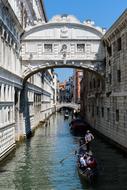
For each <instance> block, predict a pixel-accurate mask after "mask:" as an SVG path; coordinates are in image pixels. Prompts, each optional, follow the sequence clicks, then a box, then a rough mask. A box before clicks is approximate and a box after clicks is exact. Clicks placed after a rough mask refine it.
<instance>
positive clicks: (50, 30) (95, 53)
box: [22, 15, 105, 81]
mask: <svg viewBox="0 0 127 190" xmlns="http://www.w3.org/2000/svg"><path fill="white" fill-rule="evenodd" d="M104 33H105V30H104V29H103V28H100V27H97V26H95V24H94V22H93V21H90V20H87V21H84V22H83V23H81V22H80V21H79V20H78V19H77V18H75V17H74V16H72V15H62V16H60V15H57V16H54V17H53V18H52V19H51V20H50V21H49V22H48V23H43V24H42V23H40V24H38V25H35V26H33V27H30V28H28V29H27V31H26V32H25V33H24V35H23V36H22V63H23V67H24V70H23V78H24V81H26V80H27V79H28V78H29V77H30V76H32V75H33V74H35V73H37V72H41V71H43V70H46V69H49V68H63V67H64V68H80V69H87V70H90V71H92V72H95V73H96V74H99V75H100V76H102V75H103V70H104V58H105V53H104V46H103V43H102V41H101V38H102V36H103V34H104Z"/></svg>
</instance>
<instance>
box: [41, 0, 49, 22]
mask: <svg viewBox="0 0 127 190" xmlns="http://www.w3.org/2000/svg"><path fill="white" fill-rule="evenodd" d="M40 3H41V6H42V11H43V14H44V19H45V22H48V19H47V16H46V12H45V6H44V0H41V1H40Z"/></svg>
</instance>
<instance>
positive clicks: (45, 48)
mask: <svg viewBox="0 0 127 190" xmlns="http://www.w3.org/2000/svg"><path fill="white" fill-rule="evenodd" d="M44 50H45V52H52V44H44Z"/></svg>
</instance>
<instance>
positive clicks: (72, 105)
mask: <svg viewBox="0 0 127 190" xmlns="http://www.w3.org/2000/svg"><path fill="white" fill-rule="evenodd" d="M61 108H71V109H73V110H78V109H80V104H76V103H74V102H71V103H57V105H56V109H57V110H60V109H61Z"/></svg>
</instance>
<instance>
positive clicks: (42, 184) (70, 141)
mask: <svg viewBox="0 0 127 190" xmlns="http://www.w3.org/2000/svg"><path fill="white" fill-rule="evenodd" d="M68 124H69V120H64V117H63V115H62V114H60V113H58V114H56V115H53V116H52V117H51V118H50V123H49V124H48V126H43V127H40V128H38V129H37V130H36V132H35V135H34V137H32V138H31V139H28V140H26V141H25V142H24V143H22V144H21V145H20V146H19V147H18V148H17V150H16V151H15V152H14V153H13V154H11V155H10V156H9V157H8V158H7V159H6V161H4V163H3V164H2V165H1V166H0V190H83V189H84V190H126V189H127V178H126V177H127V157H126V156H125V155H123V154H122V153H120V152H119V151H118V150H116V149H114V148H113V147H112V146H111V145H109V144H107V143H106V142H104V141H103V140H102V139H99V138H98V137H95V140H94V143H93V146H92V149H93V151H94V154H95V155H96V158H97V161H98V166H99V171H100V172H99V173H100V175H99V178H98V181H97V183H96V184H95V185H93V186H91V185H89V184H87V183H86V182H82V181H81V179H80V178H79V175H78V173H77V169H76V164H75V163H76V159H75V156H74V155H71V154H70V155H71V156H70V157H68V159H65V160H64V162H63V164H61V163H60V160H62V159H63V158H64V157H66V156H67V155H68V154H69V153H71V152H72V150H74V149H75V148H77V147H78V140H79V139H78V137H74V136H73V135H71V134H70V131H69V126H68Z"/></svg>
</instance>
